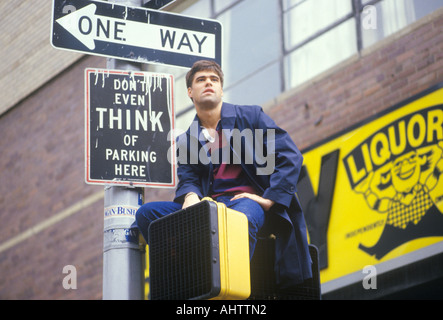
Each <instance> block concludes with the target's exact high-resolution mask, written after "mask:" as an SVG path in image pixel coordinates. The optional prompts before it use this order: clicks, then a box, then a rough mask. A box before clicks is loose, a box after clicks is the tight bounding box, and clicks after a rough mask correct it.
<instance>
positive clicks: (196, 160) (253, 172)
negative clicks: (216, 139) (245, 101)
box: [174, 103, 312, 287]
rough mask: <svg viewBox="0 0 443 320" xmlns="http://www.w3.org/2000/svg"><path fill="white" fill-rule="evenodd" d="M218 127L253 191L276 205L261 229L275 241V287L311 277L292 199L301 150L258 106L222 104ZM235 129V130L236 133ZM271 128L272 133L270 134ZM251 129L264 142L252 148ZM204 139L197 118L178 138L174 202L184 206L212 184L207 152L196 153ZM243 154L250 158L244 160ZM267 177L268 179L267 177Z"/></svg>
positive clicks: (301, 224)
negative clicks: (186, 199)
mask: <svg viewBox="0 0 443 320" xmlns="http://www.w3.org/2000/svg"><path fill="white" fill-rule="evenodd" d="M221 127H222V129H223V130H224V132H225V133H226V134H227V135H228V139H227V141H230V143H231V150H232V152H233V154H234V157H235V156H238V157H239V158H241V157H242V161H241V165H242V167H243V170H244V171H245V172H246V173H247V175H248V176H249V178H250V180H251V182H252V184H253V185H254V187H255V188H256V190H258V191H259V193H260V195H261V196H262V197H264V198H267V199H271V200H273V201H274V202H275V204H274V206H273V207H272V208H271V210H270V212H269V213H267V214H266V215H267V217H266V223H265V228H266V229H267V230H269V231H270V232H272V233H273V234H274V235H275V236H276V257H275V271H276V279H277V283H278V284H279V285H280V287H290V286H292V285H295V284H298V283H300V282H302V281H304V280H306V279H308V278H311V277H312V272H311V259H310V255H309V249H308V243H307V234H306V225H305V220H304V217H303V212H302V209H301V206H300V203H299V201H298V199H297V197H296V195H295V192H296V184H297V180H298V176H299V174H300V169H301V166H302V163H303V157H302V155H301V153H300V151H299V150H298V148H297V147H296V145H295V144H294V142H293V141H292V139H291V137H290V136H289V134H288V133H287V132H286V131H284V130H283V129H281V128H279V127H278V126H277V125H276V124H275V122H274V121H273V120H272V119H271V118H270V117H269V116H267V115H266V114H265V113H264V112H263V110H262V108H261V107H259V106H238V105H232V104H229V103H223V106H222V110H221ZM236 129H238V131H236V132H235V130H236ZM269 129H271V131H268V130H269ZM244 130H245V131H244ZM248 130H249V132H248ZM255 130H259V131H257V132H259V133H260V132H262V133H264V134H262V135H258V136H259V137H261V136H263V139H262V141H260V139H259V140H257V141H255V140H253V142H254V143H252V141H251V139H248V138H247V137H249V136H248V133H251V132H254V133H255V132H256V131H255ZM260 130H261V131H260ZM233 132H234V134H235V133H239V132H240V133H244V138H243V139H241V148H240V150H238V149H239V146H238V145H237V146H236V147H233V141H234V140H235V139H230V137H229V136H232V134H233ZM202 136H203V135H202V134H201V128H200V125H199V122H198V117H197V116H196V118H195V120H194V122H193V124H192V125H191V126H190V128H189V129H188V131H187V132H186V133H185V134H183V135H181V136H180V137H179V138H178V141H177V148H178V150H177V151H178V152H177V157H178V169H177V174H178V178H179V183H178V186H177V190H176V197H175V200H174V201H176V202H183V196H184V195H186V194H187V193H189V192H195V193H197V194H198V195H199V196H200V197H205V196H209V193H210V190H211V183H212V163H211V162H210V161H209V160H208V158H206V159H205V155H206V153H205V152H199V151H200V149H201V146H202V145H204V142H203V143H202V141H203V139H202ZM273 136H274V137H275V139H274V137H273ZM245 137H246V138H245ZM199 138H200V140H199ZM237 141H239V139H237ZM274 141H275V143H274ZM263 146H264V150H267V152H268V153H267V154H266V152H265V153H263V149H262V148H263ZM254 147H255V148H254ZM257 148H258V149H259V150H257ZM273 150H275V153H274V152H273ZM239 153H241V154H239ZM247 155H249V157H252V158H248V156H247ZM251 159H253V160H251ZM272 159H275V162H272V161H271V160H272ZM266 160H267V161H266ZM231 161H234V160H231ZM268 165H272V169H273V170H271V171H269V166H268ZM257 170H262V171H261V172H260V171H257ZM270 172H272V174H269V173H270ZM257 173H258V174H257Z"/></svg>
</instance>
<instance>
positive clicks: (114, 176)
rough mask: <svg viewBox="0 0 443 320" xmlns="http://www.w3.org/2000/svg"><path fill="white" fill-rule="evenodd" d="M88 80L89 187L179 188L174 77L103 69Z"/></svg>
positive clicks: (91, 73)
mask: <svg viewBox="0 0 443 320" xmlns="http://www.w3.org/2000/svg"><path fill="white" fill-rule="evenodd" d="M85 77H86V81H85V87H86V91H85V92H86V94H85V100H86V101H85V110H86V139H85V156H86V157H85V159H86V182H87V183H89V184H112V185H133V186H144V187H164V188H174V187H175V186H176V174H175V173H176V166H175V143H174V139H173V135H172V132H173V129H174V121H175V119H174V105H173V77H172V76H171V75H166V74H154V73H148V72H138V71H132V72H131V71H119V70H99V69H86V70H85ZM171 137H172V138H171Z"/></svg>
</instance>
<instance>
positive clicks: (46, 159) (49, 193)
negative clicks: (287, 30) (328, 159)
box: [0, 10, 443, 299]
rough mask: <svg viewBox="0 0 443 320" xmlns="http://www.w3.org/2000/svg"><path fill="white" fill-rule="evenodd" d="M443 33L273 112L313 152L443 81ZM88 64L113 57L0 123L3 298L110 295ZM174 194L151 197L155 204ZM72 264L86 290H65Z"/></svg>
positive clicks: (383, 51)
mask: <svg viewBox="0 0 443 320" xmlns="http://www.w3.org/2000/svg"><path fill="white" fill-rule="evenodd" d="M442 26H443V11H441V10H440V11H439V12H437V13H436V14H433V15H431V16H430V17H428V18H425V20H421V21H419V22H417V23H416V24H414V25H412V26H410V27H408V28H407V30H404V31H402V32H401V33H400V34H397V35H395V36H392V37H390V38H388V39H386V40H385V41H383V42H381V43H379V44H377V45H376V46H375V47H372V48H370V49H368V50H367V51H365V52H362V54H361V56H356V57H353V58H351V59H349V60H348V61H345V62H343V63H342V64H341V65H339V66H337V67H336V68H334V69H333V70H331V71H328V72H327V73H325V74H323V75H320V76H319V77H317V78H315V79H313V80H312V81H311V82H310V83H307V84H305V85H303V86H302V87H299V88H296V89H294V90H293V91H291V92H288V93H285V94H284V95H282V96H281V97H280V98H279V99H278V100H276V101H275V103H273V104H272V105H268V106H266V111H267V112H268V113H269V114H270V115H271V116H272V117H273V118H274V119H275V120H276V122H277V123H278V124H279V125H281V126H282V127H284V128H285V129H287V130H288V131H289V132H290V133H291V135H292V136H293V138H294V140H295V142H296V143H297V145H298V146H299V148H300V149H304V148H307V147H309V146H311V145H312V144H315V143H317V142H319V141H321V140H323V139H325V138H327V137H329V136H330V135H332V134H335V133H337V132H339V131H341V130H342V129H345V128H347V127H349V126H352V125H354V124H356V123H358V122H360V121H362V120H364V119H366V118H367V117H369V116H371V115H373V114H375V113H377V112H380V111H383V110H384V109H386V108H389V107H390V106H392V105H394V104H396V103H399V102H401V101H403V100H405V99H406V98H408V97H411V96H412V95H414V94H416V93H419V92H421V91H422V90H424V89H426V88H429V87H431V86H432V85H434V84H436V83H439V82H442V81H443V59H442V58H443V35H442V33H441V30H442ZM86 67H98V68H100V67H105V59H103V58H97V57H85V58H82V59H81V60H79V61H77V62H76V63H75V64H74V65H73V66H72V67H71V68H69V69H67V70H65V71H64V72H62V74H60V75H59V76H57V77H55V78H53V79H52V80H51V81H49V82H47V83H46V84H45V85H44V86H43V87H41V88H40V89H39V90H37V91H36V92H34V93H33V94H31V95H30V96H28V97H27V98H26V99H24V100H22V101H21V102H20V103H19V104H17V105H16V106H15V107H14V108H13V109H12V110H10V111H9V112H7V113H5V114H3V115H2V116H1V117H0V135H1V137H2V139H1V140H0V150H1V157H0V181H1V183H0V207H1V208H2V210H1V211H0V218H1V220H2V223H1V225H0V299H101V297H102V250H103V240H102V237H103V199H102V197H101V194H102V193H103V188H102V187H97V186H88V185H86V184H85V183H84V146H83V144H84V88H83V85H84V83H83V77H84V75H83V72H84V69H85V68H86ZM172 195H173V192H172V191H164V190H158V189H146V190H145V196H146V200H147V201H150V200H161V199H163V200H169V199H171V198H172ZM86 200H87V201H86ZM54 217H55V218H59V220H51V219H53V218H54ZM42 223H47V224H45V225H42ZM33 228H34V229H33ZM20 235H24V236H23V238H18V237H19V236H20ZM12 240H14V241H13V242H11V241H12ZM5 244H6V245H5ZM66 265H74V266H75V267H76V268H77V276H78V279H77V287H78V289H77V290H65V289H63V286H62V281H63V278H64V276H65V274H63V273H62V270H63V267H64V266H66Z"/></svg>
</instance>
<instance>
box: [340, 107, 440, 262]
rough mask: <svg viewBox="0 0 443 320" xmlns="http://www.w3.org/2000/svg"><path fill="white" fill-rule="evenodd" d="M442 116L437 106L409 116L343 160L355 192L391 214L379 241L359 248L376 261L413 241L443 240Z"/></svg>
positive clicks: (382, 131) (372, 138)
mask: <svg viewBox="0 0 443 320" xmlns="http://www.w3.org/2000/svg"><path fill="white" fill-rule="evenodd" d="M442 114H443V112H442V109H441V107H435V108H430V109H429V110H427V111H426V112H421V113H418V112H417V113H415V114H414V115H409V116H407V117H404V118H402V119H400V120H398V121H396V122H395V123H392V124H391V125H390V126H387V127H385V128H383V129H382V130H380V131H379V132H377V133H376V134H374V135H373V136H371V137H370V138H368V139H366V140H365V141H364V142H363V143H362V144H360V145H359V146H358V147H357V148H355V149H354V150H352V151H351V152H350V153H349V154H348V155H347V156H346V157H345V158H344V164H345V167H346V169H347V173H348V178H349V181H350V182H351V185H352V187H353V190H354V191H355V192H356V193H358V194H361V195H362V196H363V197H364V199H365V200H366V203H367V205H368V207H369V208H371V209H372V210H374V211H376V212H378V213H380V214H384V215H386V223H385V226H384V230H383V232H382V233H381V235H380V238H379V239H378V242H377V243H376V244H375V245H374V246H372V247H367V246H365V245H364V244H360V245H359V248H360V249H361V250H363V251H364V252H366V253H368V254H369V255H371V256H375V258H376V259H381V258H383V257H384V256H385V255H386V254H387V253H389V252H390V251H392V250H393V249H395V248H396V247H398V246H400V245H401V244H403V243H406V242H408V241H411V240H414V239H418V238H422V237H431V236H443V214H442V212H441V209H439V202H440V201H441V200H442V199H443V179H442V177H443V176H441V173H442V172H443V140H442V130H443V128H442V119H443V118H442V117H443V116H442Z"/></svg>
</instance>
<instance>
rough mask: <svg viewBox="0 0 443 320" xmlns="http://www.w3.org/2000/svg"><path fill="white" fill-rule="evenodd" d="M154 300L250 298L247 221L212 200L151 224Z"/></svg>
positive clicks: (150, 255)
mask: <svg viewBox="0 0 443 320" xmlns="http://www.w3.org/2000/svg"><path fill="white" fill-rule="evenodd" d="M149 278H150V299H152V300H169V299H171V300H185V299H232V300H234V299H247V298H248V297H249V295H250V293H251V284H250V266H249V236H248V220H247V218H246V216H245V215H244V214H243V213H241V212H238V211H235V210H232V209H229V208H227V207H226V205H225V204H223V203H217V202H214V201H212V200H210V199H209V198H205V199H203V200H202V201H201V202H200V203H198V204H196V205H193V206H191V207H188V208H186V209H182V210H179V211H177V212H174V213H172V214H170V215H168V216H165V217H163V218H161V219H158V220H156V221H154V222H153V223H151V225H150V227H149Z"/></svg>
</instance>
